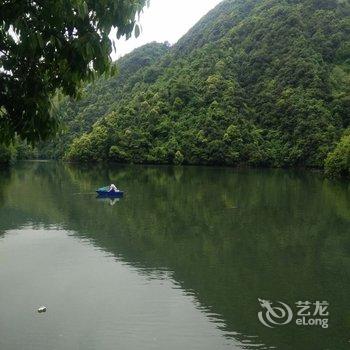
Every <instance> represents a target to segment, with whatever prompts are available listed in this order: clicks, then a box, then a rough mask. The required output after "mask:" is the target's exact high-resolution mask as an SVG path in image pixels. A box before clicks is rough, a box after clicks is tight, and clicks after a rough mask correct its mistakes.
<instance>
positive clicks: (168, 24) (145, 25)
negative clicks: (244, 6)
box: [112, 0, 222, 59]
mask: <svg viewBox="0 0 350 350" xmlns="http://www.w3.org/2000/svg"><path fill="white" fill-rule="evenodd" d="M221 1H222V0H151V4H150V6H149V7H148V8H145V9H144V12H143V13H142V14H141V18H140V24H141V27H142V32H141V34H140V36H139V37H138V38H137V39H135V38H134V37H132V38H130V39H129V40H127V41H125V40H119V41H118V42H117V43H116V46H117V53H114V54H113V55H112V57H113V59H116V58H118V57H120V56H123V55H125V54H126V53H128V52H130V51H132V50H133V49H135V48H136V47H139V46H142V45H144V44H146V43H149V42H151V41H158V42H164V41H169V42H170V43H171V44H174V43H176V42H177V41H178V40H179V39H180V38H181V37H182V36H183V35H184V34H185V33H186V32H187V31H188V30H189V29H190V28H191V27H192V26H193V25H194V24H196V22H197V21H198V20H199V19H200V18H201V17H203V16H204V15H205V14H206V13H207V12H209V11H210V10H211V9H212V8H214V7H215V6H216V5H217V4H218V3H219V2H221Z"/></svg>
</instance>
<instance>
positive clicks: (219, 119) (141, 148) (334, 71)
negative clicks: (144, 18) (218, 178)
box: [40, 0, 350, 175]
mask: <svg viewBox="0 0 350 350" xmlns="http://www.w3.org/2000/svg"><path fill="white" fill-rule="evenodd" d="M119 64H120V75H119V76H118V77H117V78H110V79H103V78H102V79H100V80H98V81H97V82H96V83H95V84H92V85H89V86H87V87H86V89H85V93H84V96H83V98H82V99H81V100H80V101H79V102H72V101H68V100H66V101H64V102H63V103H62V104H61V105H60V107H59V113H60V114H61V116H62V119H63V120H64V121H65V123H66V129H65V130H64V131H63V133H62V135H61V136H60V137H59V139H58V140H57V141H54V142H52V143H51V144H48V145H45V147H43V148H41V150H40V152H41V155H42V156H45V157H47V156H49V157H65V159H68V160H73V161H118V162H134V163H145V162H147V163H175V164H182V163H183V164H222V165H235V164H238V163H248V164H251V165H257V166H310V167H323V166H324V163H325V159H326V158H327V155H328V160H327V164H328V166H329V167H330V168H331V169H328V172H329V173H331V174H336V173H337V174H339V173H342V174H345V175H346V174H348V172H349V166H350V161H349V159H350V142H346V140H345V141H344V138H345V139H346V138H347V137H350V136H347V135H349V134H350V133H347V132H346V129H347V128H348V127H349V124H350V5H349V2H348V1H347V0H299V1H298V0H226V1H223V2H222V3H221V4H220V5H219V6H217V7H216V8H215V9H214V10H213V11H211V12H210V13H209V14H208V15H207V16H205V17H204V18H203V19H202V20H201V21H200V22H198V24H196V25H195V26H194V28H193V29H192V30H191V31H190V32H189V33H188V34H186V35H185V36H184V37H183V38H182V39H180V41H179V42H178V43H177V44H176V45H174V46H173V47H171V48H168V47H167V45H165V44H164V45H162V44H150V45H147V46H145V47H143V48H141V49H139V50H136V51H135V52H134V53H132V54H131V55H128V56H126V57H125V58H124V59H122V60H121V61H120V62H119ZM343 134H344V135H345V136H343V139H342V141H340V142H341V146H339V145H338V147H337V143H338V142H339V140H340V139H341V137H342V135H343ZM344 144H345V145H347V146H345V147H344V146H342V145H344ZM336 147H337V148H336ZM339 147H340V148H341V151H337V149H339ZM335 148H336V150H335V151H333V150H334V149H335ZM330 152H333V153H330ZM339 154H341V155H340V156H339ZM339 157H340V158H341V159H340V158H339Z"/></svg>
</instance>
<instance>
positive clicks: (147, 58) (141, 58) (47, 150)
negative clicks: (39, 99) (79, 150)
mask: <svg viewBox="0 0 350 350" xmlns="http://www.w3.org/2000/svg"><path fill="white" fill-rule="evenodd" d="M168 49H169V47H168V46H167V45H166V44H159V43H150V44H147V45H145V46H143V47H141V48H139V49H136V50H134V51H133V52H132V53H130V54H128V55H126V56H124V57H123V58H121V59H119V60H118V62H117V67H118V74H117V75H116V76H115V77H112V78H109V79H104V78H103V77H102V78H100V79H98V80H97V81H96V82H94V83H91V84H89V85H87V86H86V87H85V89H84V91H83V96H82V98H81V99H80V100H79V101H77V102H75V101H74V100H71V99H68V98H66V99H64V101H63V102H62V103H61V104H60V105H59V108H58V111H57V113H58V114H59V116H60V119H61V120H62V126H63V130H62V131H61V134H60V137H58V138H57V139H56V140H54V141H51V142H50V143H45V144H43V145H41V147H40V157H43V158H60V157H62V156H63V154H64V151H65V150H66V148H67V145H68V144H69V143H70V142H71V141H72V140H73V139H74V137H77V136H80V135H81V134H82V133H84V132H87V131H90V130H91V127H92V125H93V124H94V123H95V122H96V120H98V119H99V118H100V117H101V116H103V115H105V114H106V113H107V112H109V111H110V110H113V108H115V103H116V102H117V101H118V99H120V98H121V96H122V93H125V92H128V91H130V89H131V88H132V87H133V85H134V84H135V83H136V82H138V81H139V80H140V79H142V77H143V74H144V70H145V69H146V68H147V67H148V66H151V65H152V64H154V63H155V62H156V61H157V60H158V59H159V58H160V57H161V56H163V55H164V54H165V53H166V52H167V51H168Z"/></svg>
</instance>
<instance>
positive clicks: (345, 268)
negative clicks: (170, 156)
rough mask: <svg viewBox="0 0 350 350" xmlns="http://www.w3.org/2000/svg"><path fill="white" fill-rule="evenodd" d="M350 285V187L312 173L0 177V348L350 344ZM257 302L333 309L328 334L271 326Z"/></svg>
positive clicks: (52, 169) (51, 170) (24, 173)
mask: <svg viewBox="0 0 350 350" xmlns="http://www.w3.org/2000/svg"><path fill="white" fill-rule="evenodd" d="M112 182H113V183H115V184H117V185H118V186H120V187H121V188H122V189H125V190H126V191H127V195H126V196H125V198H124V199H122V200H120V201H117V202H111V201H109V200H99V199H97V198H96V196H95V195H94V193H93V191H94V189H95V188H97V187H100V186H102V185H105V184H109V183H112ZM349 282H350V187H349V185H348V184H347V183H335V182H329V181H327V180H324V179H322V177H321V176H320V175H318V174H316V173H311V172H292V171H276V170H260V171H255V170H232V169H223V168H221V169H220V168H202V167H198V168H195V167H188V168H181V167H150V166H148V167H141V166H109V167H92V166H89V167H77V166H69V165H62V164H61V165H60V164H57V163H21V164H18V165H17V166H16V167H14V168H13V169H11V170H8V171H6V170H2V171H0V349H1V350H29V349H30V350H32V349H33V350H34V349H35V350H48V349H50V350H63V349H79V350H80V349H81V350H89V349H94V350H95V349H99V350H109V349H121V350H124V349H125V350H129V349H130V350H134V349H135V350H136V349H137V350H138V349H143V350H148V349H162V350H163V349H170V350H171V349H174V350H175V349H176V350H177V349H181V350H182V349H186V350H187V349H188V350H192V349H201V350H202V349H203V350H206V349H208V350H214V349H218V350H221V349H258V350H262V349H281V350H284V349H286V350H295V349H298V350H327V349H329V350H333V349H334V350H343V349H349V347H350V310H349V295H350V283H349ZM259 298H260V299H265V300H271V301H283V302H284V303H286V304H288V305H290V307H291V308H292V309H293V312H295V310H296V307H295V303H296V302H297V301H317V300H320V301H323V300H324V301H328V302H329V304H330V305H329V308H328V311H329V327H328V328H327V329H324V328H321V327H319V326H318V327H317V326H313V327H311V326H297V325H296V324H295V322H294V319H293V321H292V322H291V323H289V324H287V325H282V326H276V327H274V328H268V327H265V326H264V325H262V324H261V323H260V322H259V320H258V313H259V311H261V310H262V308H261V306H260V304H259V301H258V299H259ZM41 305H45V306H47V308H48V311H47V313H45V314H38V313H36V309H37V308H38V307H39V306H41Z"/></svg>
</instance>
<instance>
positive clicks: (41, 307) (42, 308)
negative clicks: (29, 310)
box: [38, 306, 47, 314]
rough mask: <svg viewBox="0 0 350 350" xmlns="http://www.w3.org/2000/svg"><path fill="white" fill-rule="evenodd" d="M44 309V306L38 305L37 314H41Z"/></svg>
mask: <svg viewBox="0 0 350 350" xmlns="http://www.w3.org/2000/svg"><path fill="white" fill-rule="evenodd" d="M46 310H47V308H46V306H40V307H39V309H38V312H39V314H41V313H43V312H46Z"/></svg>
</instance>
